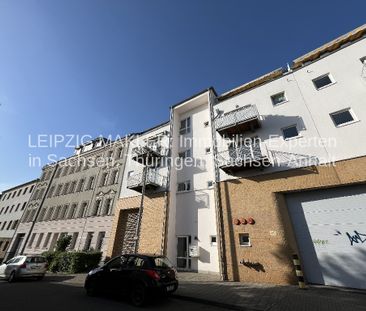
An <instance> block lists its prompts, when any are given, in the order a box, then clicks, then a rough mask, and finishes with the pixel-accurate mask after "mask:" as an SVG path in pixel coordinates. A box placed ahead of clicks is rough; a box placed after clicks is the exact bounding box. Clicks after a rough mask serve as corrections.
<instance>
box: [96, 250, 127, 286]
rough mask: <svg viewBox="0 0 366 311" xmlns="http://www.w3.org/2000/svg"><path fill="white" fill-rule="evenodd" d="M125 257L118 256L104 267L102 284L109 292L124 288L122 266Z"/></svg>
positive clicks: (124, 262) (124, 264)
mask: <svg viewBox="0 0 366 311" xmlns="http://www.w3.org/2000/svg"><path fill="white" fill-rule="evenodd" d="M126 262H127V257H126V256H119V257H117V258H115V259H113V260H112V261H110V262H109V263H107V264H106V266H105V267H104V269H103V270H104V276H103V281H102V283H103V286H104V288H105V289H107V290H108V291H111V292H119V291H121V290H123V289H124V284H123V283H124V281H123V280H124V272H125V271H124V270H125V269H124V268H125V266H126Z"/></svg>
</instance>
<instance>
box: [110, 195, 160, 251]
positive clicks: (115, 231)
mask: <svg viewBox="0 0 366 311" xmlns="http://www.w3.org/2000/svg"><path fill="white" fill-rule="evenodd" d="M140 203H141V196H135V197H130V198H122V199H119V200H118V202H117V205H116V210H115V218H114V220H113V225H112V230H111V236H110V240H109V245H108V252H107V255H108V256H116V255H118V254H120V253H121V245H122V242H123V236H124V235H123V221H124V216H123V215H124V213H123V211H126V210H128V209H135V210H136V209H137V210H138V208H139V207H140ZM165 215H166V214H165V195H164V194H162V193H160V194H157V195H153V196H145V198H144V209H143V213H142V219H141V228H140V239H139V248H138V252H139V253H157V254H160V253H162V252H163V249H162V246H163V244H164V236H165Z"/></svg>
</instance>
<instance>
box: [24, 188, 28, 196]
mask: <svg viewBox="0 0 366 311" xmlns="http://www.w3.org/2000/svg"><path fill="white" fill-rule="evenodd" d="M27 190H28V187H25V188H24V191H23V195H24V194H26V193H27Z"/></svg>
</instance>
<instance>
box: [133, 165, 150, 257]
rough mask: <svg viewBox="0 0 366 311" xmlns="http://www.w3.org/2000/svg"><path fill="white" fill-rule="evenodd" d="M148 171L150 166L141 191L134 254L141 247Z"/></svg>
mask: <svg viewBox="0 0 366 311" xmlns="http://www.w3.org/2000/svg"><path fill="white" fill-rule="evenodd" d="M147 170H148V166H146V167H144V170H143V173H142V191H141V201H140V208H139V214H138V217H137V224H136V231H135V243H134V244H135V245H134V253H135V254H136V253H137V250H138V245H139V236H140V229H141V218H142V210H143V208H144V198H145V189H146V178H147Z"/></svg>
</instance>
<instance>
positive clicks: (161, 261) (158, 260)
mask: <svg viewBox="0 0 366 311" xmlns="http://www.w3.org/2000/svg"><path fill="white" fill-rule="evenodd" d="M154 264H155V267H156V268H162V269H169V268H172V267H173V265H172V264H171V262H170V261H169V260H168V258H165V257H155V258H154Z"/></svg>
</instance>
